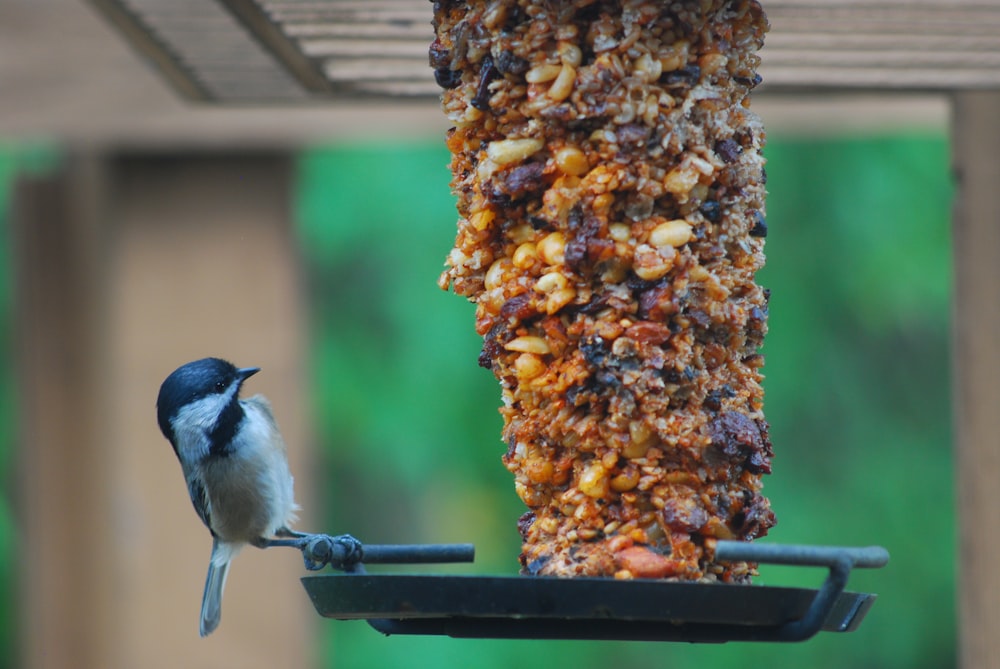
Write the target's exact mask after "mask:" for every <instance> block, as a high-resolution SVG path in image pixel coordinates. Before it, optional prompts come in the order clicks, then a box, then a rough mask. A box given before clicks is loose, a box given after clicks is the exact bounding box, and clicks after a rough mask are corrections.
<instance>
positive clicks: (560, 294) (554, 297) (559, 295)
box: [545, 287, 576, 316]
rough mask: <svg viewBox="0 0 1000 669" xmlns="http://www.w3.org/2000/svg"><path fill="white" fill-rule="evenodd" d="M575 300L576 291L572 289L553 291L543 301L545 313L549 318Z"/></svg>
mask: <svg viewBox="0 0 1000 669" xmlns="http://www.w3.org/2000/svg"><path fill="white" fill-rule="evenodd" d="M575 299H576V289H575V288H573V287H568V288H559V289H558V290H554V291H552V292H551V293H549V296H548V297H547V298H546V299H545V313H547V314H549V315H550V316H551V315H552V314H554V313H556V312H557V311H559V310H560V309H562V308H563V307H565V306H566V305H567V304H569V303H570V302H572V301H573V300H575Z"/></svg>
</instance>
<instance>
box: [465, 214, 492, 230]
mask: <svg viewBox="0 0 1000 669" xmlns="http://www.w3.org/2000/svg"><path fill="white" fill-rule="evenodd" d="M494 218H496V214H495V213H493V210H492V209H482V210H480V211H477V212H476V213H474V214H473V215H472V216H471V217H470V218H469V223H471V224H472V227H474V228H475V229H476V230H478V231H480V232H482V231H483V230H485V229H486V228H488V227H489V226H490V223H492V222H493V219H494Z"/></svg>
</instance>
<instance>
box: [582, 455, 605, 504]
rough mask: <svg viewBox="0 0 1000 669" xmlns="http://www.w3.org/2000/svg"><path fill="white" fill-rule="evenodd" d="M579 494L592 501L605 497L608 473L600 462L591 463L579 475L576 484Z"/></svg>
mask: <svg viewBox="0 0 1000 669" xmlns="http://www.w3.org/2000/svg"><path fill="white" fill-rule="evenodd" d="M577 487H578V488H579V489H580V492H582V493H583V494H585V495H586V496H587V497H592V498H594V499H597V498H600V497H606V496H607V494H608V472H607V470H606V469H604V465H602V464H601V463H600V461H593V462H591V463H590V464H589V465H588V466H587V468H586V469H584V470H583V472H581V473H580V481H579V482H578V483H577Z"/></svg>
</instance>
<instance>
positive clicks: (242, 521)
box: [156, 358, 308, 636]
mask: <svg viewBox="0 0 1000 669" xmlns="http://www.w3.org/2000/svg"><path fill="white" fill-rule="evenodd" d="M258 371H260V369H259V368H257V367H245V368H242V369H240V368H237V367H236V366H234V365H232V364H231V363H229V362H226V361H225V360H220V359H219V358H204V359H202V360H195V361H194V362H189V363H188V364H186V365H183V366H182V367H179V368H178V369H176V370H175V371H174V372H173V373H172V374H170V376H168V377H167V379H166V380H165V381H164V382H163V385H162V386H160V394H159V397H158V398H157V400H156V413H157V421H158V422H159V424H160V430H161V431H162V432H163V435H164V436H165V437H166V438H167V440H168V441H169V442H170V444H171V446H173V447H174V453H176V454H177V459H178V460H180V463H181V468H182V469H183V471H184V479H185V480H186V481H187V486H188V492H189V493H190V494H191V501H192V502H193V503H194V508H195V511H197V512H198V516H200V517H201V520H202V521H203V522H204V523H205V525H206V526H207V527H208V529H209V531H210V532H211V533H212V558H211V561H210V562H209V565H208V576H207V578H206V580H205V593H204V595H203V597H202V603H201V627H200V633H201V636H207V635H208V634H211V633H212V631H213V630H214V629H215V628H216V627H217V626H218V624H219V619H220V617H221V615H222V609H221V605H222V590H223V588H224V587H225V585H226V575H227V574H228V572H229V563H230V561H231V560H232V559H233V558H234V557H235V556H236V554H237V553H238V552H239V551H240V549H241V548H243V547H244V546H245V545H247V544H251V545H253V546H257V547H259V548H266V547H268V546H271V545H289V544H288V543H287V542H281V541H279V540H274V539H271V537H275V536H279V537H303V536H308V535H304V534H302V533H299V532H294V531H292V530H291V529H289V524H290V523H291V522H292V521H294V519H295V511H296V509H297V508H298V507H297V506H296V504H295V500H294V497H293V493H292V475H291V473H290V472H289V470H288V457H287V455H286V453H285V442H284V441H283V440H282V438H281V433H280V432H279V431H278V425H277V423H276V422H275V420H274V416H273V414H272V413H271V405H270V404H269V403H268V401H267V400H266V399H265V398H264V397H263V396H261V395H255V396H254V397H251V398H249V399H244V400H241V399H240V397H239V394H240V387H241V386H242V385H243V382H244V381H246V380H247V379H248V378H250V377H251V376H253V375H254V374H256V373H257V372H258Z"/></svg>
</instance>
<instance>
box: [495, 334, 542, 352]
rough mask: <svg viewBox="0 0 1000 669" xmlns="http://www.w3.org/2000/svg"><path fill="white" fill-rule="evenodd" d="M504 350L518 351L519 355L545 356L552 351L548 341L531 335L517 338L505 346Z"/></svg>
mask: <svg viewBox="0 0 1000 669" xmlns="http://www.w3.org/2000/svg"><path fill="white" fill-rule="evenodd" d="M504 348H505V349H507V350H508V351H517V352H518V353H534V354H535V355H545V354H547V353H549V352H550V351H551V349H549V344H548V342H547V341H545V340H544V339H542V338H541V337H532V336H530V335H526V336H524V337H515V338H514V339H511V340H510V341H509V342H507V343H506V344H504Z"/></svg>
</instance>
